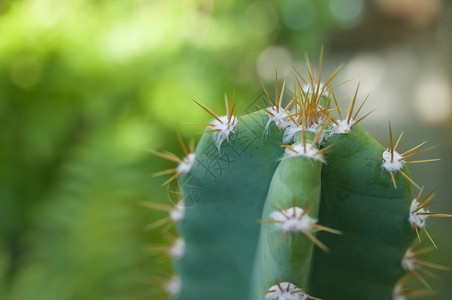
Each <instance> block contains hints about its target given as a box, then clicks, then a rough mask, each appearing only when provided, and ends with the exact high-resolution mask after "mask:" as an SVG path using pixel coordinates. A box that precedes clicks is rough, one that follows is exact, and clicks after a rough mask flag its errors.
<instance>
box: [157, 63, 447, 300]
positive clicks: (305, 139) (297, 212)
mask: <svg viewBox="0 0 452 300" xmlns="http://www.w3.org/2000/svg"><path fill="white" fill-rule="evenodd" d="M320 69H321V68H320V67H319V71H318V73H317V74H315V72H314V70H313V69H312V68H311V67H310V65H309V64H308V74H309V78H308V79H305V78H303V76H301V75H300V74H299V73H297V79H296V82H295V89H294V95H293V97H292V99H291V101H290V102H289V103H288V104H287V105H283V103H282V102H283V93H284V89H285V87H284V85H283V87H282V90H281V93H279V92H278V87H277V88H276V95H275V98H274V99H272V98H271V97H270V96H269V95H268V93H267V91H266V90H265V88H264V90H265V94H266V97H267V98H268V102H269V106H268V107H267V108H264V109H261V110H259V111H256V112H253V113H250V114H247V115H244V116H237V115H236V112H235V108H236V102H235V101H234V102H233V103H229V101H228V99H227V98H226V99H225V100H226V101H225V102H226V115H224V116H220V115H218V114H216V113H215V112H213V111H212V110H211V109H209V108H208V107H207V106H203V105H201V104H199V103H198V102H197V104H198V105H200V106H201V107H202V108H203V109H204V110H206V111H207V112H208V113H209V114H210V115H211V116H212V117H213V120H212V122H210V123H209V124H204V125H206V127H207V129H206V131H205V132H204V134H203V135H202V137H201V140H200V141H199V143H198V145H197V147H196V150H195V149H194V145H193V144H191V147H190V151H188V149H187V147H186V146H185V145H184V144H183V142H182V141H181V145H182V148H183V150H184V152H185V157H184V158H179V157H177V156H176V155H174V154H171V153H158V152H154V153H155V154H157V155H159V156H161V157H164V158H166V159H170V160H172V161H174V162H176V163H178V166H177V168H175V169H171V170H168V171H163V172H161V173H160V174H167V173H171V172H174V173H175V174H174V175H173V176H172V177H171V178H170V179H169V180H168V181H166V182H165V184H168V183H169V182H173V183H174V182H175V181H173V180H174V179H175V178H178V180H177V182H178V185H179V186H180V191H181V193H180V196H179V198H178V201H179V203H177V204H176V206H175V207H174V208H171V207H165V208H164V209H167V210H168V211H170V217H171V219H172V220H173V221H174V222H175V223H176V227H177V230H178V232H179V233H180V236H181V237H180V238H179V239H177V240H176V242H175V244H174V245H173V246H172V247H171V248H170V249H169V251H168V253H169V255H170V256H171V257H172V258H173V265H174V269H175V272H176V274H177V275H175V276H176V277H174V278H173V279H172V280H171V281H170V282H168V284H167V285H166V287H167V291H168V292H169V293H170V294H171V295H172V296H174V297H175V298H176V299H180V300H200V299H206V300H207V299H244V300H248V299H249V300H257V299H266V300H270V299H271V300H283V299H287V300H290V299H299V300H301V299H320V298H321V299H329V300H345V299H361V300H374V299H375V300H382V299H388V300H390V299H394V300H401V299H405V297H408V296H412V295H417V296H422V295H429V294H431V293H432V291H431V288H430V286H429V284H428V282H427V281H426V280H425V279H424V278H423V277H422V275H421V272H429V271H428V270H426V267H429V268H436V269H445V267H443V266H439V265H435V264H433V263H430V262H427V261H424V260H422V259H420V258H421V257H423V254H425V253H426V252H428V251H431V248H430V247H427V248H425V247H424V248H422V247H421V246H423V245H424V244H425V243H426V240H425V239H424V241H423V242H422V243H421V244H420V245H417V244H419V242H420V241H421V235H422V234H423V233H422V232H421V231H423V232H425V235H426V236H427V237H428V238H429V239H430V240H431V238H430V235H429V233H428V231H427V229H426V220H427V218H428V217H430V216H437V217H448V216H450V215H446V214H436V213H432V212H430V211H429V210H428V209H427V208H426V207H427V206H429V205H430V202H429V201H430V200H431V198H432V197H433V192H432V193H430V194H428V195H427V196H426V197H424V198H423V197H422V189H421V190H420V192H419V193H418V195H417V197H415V198H414V196H413V194H412V186H413V185H414V186H415V187H418V186H417V185H416V184H415V183H414V182H413V180H412V179H411V177H410V172H409V170H408V167H407V164H410V163H418V162H426V161H431V160H422V161H419V160H418V161H412V160H410V159H411V158H412V157H414V156H416V155H418V154H421V153H423V152H425V151H426V150H428V149H425V150H419V148H420V146H422V144H421V145H419V146H416V147H413V148H412V149H410V150H408V151H405V152H403V153H399V152H398V146H399V142H400V138H401V136H400V137H399V138H398V140H397V141H396V142H395V143H394V141H393V138H392V132H391V129H390V142H389V146H388V147H383V146H382V145H380V144H379V143H378V142H377V141H376V140H375V139H374V138H373V137H372V136H371V135H369V133H368V132H367V131H366V130H365V129H364V128H362V127H361V126H360V125H359V124H358V123H359V122H360V121H361V120H362V119H363V118H364V117H366V116H367V115H364V116H363V117H361V118H360V117H359V114H360V113H361V110H362V108H363V104H364V102H365V101H364V102H362V104H361V105H360V106H359V107H358V108H357V94H358V89H357V91H356V93H355V95H354V97H352V99H351V101H350V104H349V107H348V110H347V112H346V113H345V112H344V110H342V109H340V108H339V105H338V101H337V99H336V96H335V94H334V87H333V86H332V81H333V78H334V76H335V75H336V74H337V71H336V72H334V73H333V74H332V75H330V76H329V77H328V78H327V79H326V80H325V82H324V83H322V81H321V78H320V73H321V70H320ZM160 174H159V175H160ZM151 206H153V207H154V208H159V209H161V208H162V207H161V206H160V207H159V206H158V205H151ZM417 238H419V242H418V241H417ZM431 242H432V243H433V240H431ZM435 247H436V245H435ZM414 280H419V281H421V283H422V284H424V285H425V290H419V289H411V288H410V287H409V285H410V282H411V281H414Z"/></svg>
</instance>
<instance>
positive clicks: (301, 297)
mask: <svg viewBox="0 0 452 300" xmlns="http://www.w3.org/2000/svg"><path fill="white" fill-rule="evenodd" d="M265 294H266V295H265V300H306V299H314V300H315V299H318V298H314V297H312V296H309V295H308V294H306V293H305V292H304V291H303V290H302V289H300V288H298V287H297V286H296V285H294V284H293V283H291V282H278V283H277V284H276V285H274V286H272V287H271V288H269V289H268V291H267V292H265ZM318 300H320V299H318Z"/></svg>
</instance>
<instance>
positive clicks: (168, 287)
mask: <svg viewBox="0 0 452 300" xmlns="http://www.w3.org/2000/svg"><path fill="white" fill-rule="evenodd" d="M164 288H165V291H166V292H167V293H168V294H169V295H170V296H172V297H177V296H178V295H179V294H180V292H181V291H182V283H181V280H180V278H179V277H178V276H173V277H172V278H171V279H170V280H168V281H167V282H165V284H164Z"/></svg>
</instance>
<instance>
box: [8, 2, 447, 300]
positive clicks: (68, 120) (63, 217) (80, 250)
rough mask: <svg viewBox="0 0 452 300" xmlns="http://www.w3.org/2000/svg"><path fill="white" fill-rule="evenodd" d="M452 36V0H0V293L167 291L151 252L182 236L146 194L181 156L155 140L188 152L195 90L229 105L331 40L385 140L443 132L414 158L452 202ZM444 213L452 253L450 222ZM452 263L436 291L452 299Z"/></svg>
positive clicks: (443, 233) (329, 62)
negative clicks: (423, 159) (226, 97)
mask: <svg viewBox="0 0 452 300" xmlns="http://www.w3.org/2000/svg"><path fill="white" fill-rule="evenodd" d="M451 36H452V5H451V3H450V2H449V1H446V0H444V1H441V0H371V1H370V0H369V1H364V0H276V1H239V0H224V1H213V0H184V1H171V0H168V1H161V0H160V1H159V0H154V1H149V0H140V1H139V0H116V1H101V0H97V1H95V0H66V1H57V0H29V1H14V0H9V1H8V0H0V299H8V300H9V299H11V300H22V299H27V300H28V299H37V300H53V299H57V300H60V299H61V300H63V299H64V300H66V299H137V300H138V299H164V297H165V296H164V292H163V289H162V282H164V281H165V280H166V279H168V278H170V276H171V270H170V266H169V262H168V261H167V260H165V259H162V258H161V257H160V256H159V255H156V254H158V253H155V250H152V249H155V248H156V247H159V246H161V245H164V244H167V243H168V240H169V239H171V238H172V237H173V236H174V234H175V233H174V232H171V231H169V232H167V233H166V234H163V235H162V234H161V233H160V231H159V230H146V225H148V224H150V223H152V222H154V221H156V220H159V219H161V218H163V217H165V216H166V214H165V213H164V212H155V211H152V210H150V209H147V208H144V207H143V206H142V205H140V203H142V202H146V201H151V202H162V203H170V202H169V199H168V196H167V191H166V190H165V188H162V187H161V184H162V183H163V182H164V180H165V179H164V178H152V177H151V176H150V175H151V174H152V173H154V172H156V171H160V170H163V169H167V168H171V167H173V165H172V164H171V163H170V162H167V161H164V160H162V159H160V158H157V157H153V156H151V155H150V154H149V153H148V152H147V151H146V149H154V150H159V151H162V150H169V151H172V152H174V153H176V154H181V150H180V146H178V144H177V139H176V130H177V131H178V132H180V133H181V135H182V136H183V138H184V139H185V140H188V138H189V137H191V136H195V137H196V138H199V135H198V134H197V133H198V132H199V131H201V128H200V127H196V126H193V125H187V124H184V122H201V123H205V122H206V121H208V120H209V117H208V116H207V114H206V113H205V112H203V111H202V110H201V109H199V108H198V107H197V106H196V105H194V104H193V102H192V101H191V99H197V100H201V101H204V102H205V103H207V104H208V105H209V106H211V107H212V108H214V109H215V110H216V111H219V112H223V109H224V107H223V100H222V99H223V93H225V92H227V93H228V94H230V93H232V90H233V89H235V90H236V94H237V95H238V100H239V102H240V103H242V106H241V107H242V111H243V110H244V108H246V107H248V106H249V105H250V104H251V103H253V100H254V99H255V98H256V96H258V95H259V93H260V92H261V87H260V81H263V82H264V83H265V84H267V85H268V86H269V87H271V86H272V85H273V81H274V76H275V71H276V70H278V75H279V77H280V79H283V78H287V79H288V82H291V80H292V78H293V76H294V74H293V71H292V66H295V67H296V68H298V69H300V70H303V68H304V66H305V65H304V54H305V53H307V54H308V55H309V57H310V58H311V60H312V61H313V63H315V64H316V63H317V61H318V54H319V52H320V48H321V46H322V45H324V47H325V62H324V69H325V72H324V74H325V75H326V74H327V73H328V71H332V70H333V69H335V68H336V67H337V65H339V64H340V63H345V66H344V68H343V70H342V72H341V73H340V75H339V77H338V79H337V80H336V81H337V82H341V81H345V80H350V79H351V80H352V82H350V83H348V84H346V85H344V86H343V87H341V88H340V89H339V91H338V94H339V95H341V96H342V99H343V100H344V103H346V102H347V101H348V97H350V96H351V94H352V92H353V90H354V88H355V87H356V84H357V83H358V81H360V82H361V83H362V84H361V93H360V95H361V98H360V99H363V98H364V97H365V96H366V94H367V93H370V97H369V101H368V104H367V108H368V109H369V110H370V109H373V108H376V109H377V111H376V112H375V113H374V114H372V115H371V116H370V117H369V118H367V119H366V120H365V126H366V127H367V128H368V129H369V131H370V132H371V133H373V134H374V136H376V137H377V139H378V140H379V141H380V142H381V143H382V144H384V145H385V144H387V143H388V133H387V127H388V121H389V120H391V122H392V124H393V130H394V134H396V135H398V134H399V133H400V132H401V131H402V130H403V131H405V135H404V140H402V144H401V147H404V148H405V149H407V148H408V147H411V146H414V145H417V144H419V143H420V142H422V141H424V140H429V141H430V144H433V145H435V144H437V145H439V146H440V147H439V148H438V149H436V150H434V151H432V152H430V153H429V154H428V155H426V156H428V157H441V159H442V160H441V162H440V163H431V164H427V165H424V166H420V165H419V166H414V167H413V168H412V169H413V173H414V178H415V180H416V181H417V182H418V183H419V184H420V185H425V188H426V190H431V189H433V188H434V187H435V186H436V185H437V184H440V185H441V186H440V188H439V191H438V192H437V200H439V203H438V204H437V205H435V206H436V209H435V210H436V211H440V212H452V199H451V196H450V195H451V193H452V184H451V183H452V179H451V178H452V171H451V169H452V158H451V156H452V38H451ZM289 86H290V84H289ZM289 89H290V88H289ZM431 223H433V224H431V225H432V227H434V228H432V229H431V230H430V231H431V232H435V234H434V238H435V240H436V241H437V243H438V244H439V251H438V255H437V256H435V257H433V258H432V260H433V261H435V262H439V263H441V264H443V265H446V266H450V267H452V240H451V238H450V237H451V235H450V230H451V229H452V221H451V220H438V219H436V220H432V221H431ZM150 249H151V250H150ZM440 275H441V276H442V279H441V280H432V279H430V280H429V281H430V282H431V283H432V285H433V286H434V287H435V288H437V289H439V290H441V291H442V293H441V294H440V295H438V296H437V297H432V299H433V298H435V299H452V274H451V272H442V273H441V274H440Z"/></svg>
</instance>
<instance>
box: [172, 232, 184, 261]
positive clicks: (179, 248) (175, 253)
mask: <svg viewBox="0 0 452 300" xmlns="http://www.w3.org/2000/svg"><path fill="white" fill-rule="evenodd" d="M168 253H169V255H170V256H171V257H172V258H175V259H180V258H182V257H183V256H184V254H185V241H184V240H183V239H182V238H180V237H179V238H177V239H176V240H175V241H174V243H173V245H172V246H171V248H170V249H169V251H168Z"/></svg>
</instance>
